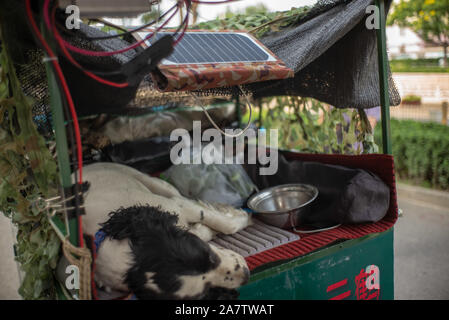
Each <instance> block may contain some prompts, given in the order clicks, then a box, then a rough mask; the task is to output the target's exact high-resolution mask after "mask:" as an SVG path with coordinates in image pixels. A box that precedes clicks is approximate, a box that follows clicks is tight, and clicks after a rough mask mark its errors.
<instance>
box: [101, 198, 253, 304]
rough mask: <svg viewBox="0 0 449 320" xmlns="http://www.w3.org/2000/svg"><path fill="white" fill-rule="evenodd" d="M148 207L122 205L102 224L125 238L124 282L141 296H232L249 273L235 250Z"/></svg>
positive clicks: (112, 234)
mask: <svg viewBox="0 0 449 320" xmlns="http://www.w3.org/2000/svg"><path fill="white" fill-rule="evenodd" d="M177 221H178V217H177V216H176V215H174V214H170V213H168V212H163V211H161V210H159V209H158V208H155V207H151V206H135V207H129V208H122V209H120V210H118V211H116V212H112V213H111V214H110V218H109V220H108V221H107V222H106V223H104V224H103V225H102V230H103V231H104V232H105V233H106V235H107V236H108V237H111V238H113V239H116V240H122V239H126V238H127V239H129V243H130V246H131V251H132V254H133V260H134V261H133V263H132V265H131V266H130V268H129V270H128V272H127V274H126V277H125V279H124V282H125V283H126V284H127V286H128V288H129V289H130V290H132V291H133V292H134V294H135V295H136V296H137V298H139V299H203V298H204V299H211V298H215V299H219V298H223V297H226V298H230V297H235V296H236V291H235V288H237V287H239V286H241V285H243V284H245V283H246V282H247V281H248V278H249V271H248V267H247V265H246V262H245V260H244V259H243V257H242V256H240V255H239V254H237V253H235V252H233V251H231V250H226V249H221V248H218V247H215V246H213V245H209V244H208V243H205V242H204V241H202V240H201V239H200V238H198V237H197V236H196V235H194V234H192V233H190V232H188V231H186V230H184V229H182V228H180V227H178V226H177V225H176V223H177Z"/></svg>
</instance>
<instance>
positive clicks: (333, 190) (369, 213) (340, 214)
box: [245, 155, 390, 228]
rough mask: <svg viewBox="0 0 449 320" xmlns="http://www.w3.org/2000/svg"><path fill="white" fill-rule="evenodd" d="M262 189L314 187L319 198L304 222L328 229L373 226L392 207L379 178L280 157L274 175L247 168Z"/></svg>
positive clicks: (369, 174)
mask: <svg viewBox="0 0 449 320" xmlns="http://www.w3.org/2000/svg"><path fill="white" fill-rule="evenodd" d="M245 169H246V170H247V172H248V175H249V177H250V178H251V179H252V180H253V182H254V184H256V185H257V187H258V188H259V189H264V188H268V187H272V186H276V185H281V184H287V183H304V184H310V185H313V186H315V187H316V188H317V189H318V191H319V195H318V197H317V199H316V200H315V201H314V202H313V203H312V206H311V210H310V214H309V215H308V216H307V218H306V219H305V223H306V224H307V225H308V226H311V227H315V228H325V227H329V226H333V225H336V224H339V223H342V224H354V223H371V222H377V221H379V220H381V219H382V218H383V217H384V216H385V215H386V213H387V211H388V208H389V205H390V190H389V188H388V186H387V185H386V184H385V183H384V182H383V181H382V180H381V179H380V178H379V177H378V176H376V175H374V174H373V173H371V172H369V171H365V170H361V169H350V168H347V167H343V166H337V165H328V164H322V163H319V162H306V161H298V160H295V161H290V162H289V161H287V160H286V159H285V158H284V157H283V156H282V155H279V167H278V171H277V173H276V174H274V175H271V176H268V175H266V176H262V175H259V168H258V165H246V166H245Z"/></svg>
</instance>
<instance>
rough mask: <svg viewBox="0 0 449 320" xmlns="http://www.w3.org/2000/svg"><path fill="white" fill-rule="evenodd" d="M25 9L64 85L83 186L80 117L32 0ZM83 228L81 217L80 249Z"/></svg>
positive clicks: (79, 231) (26, 3)
mask: <svg viewBox="0 0 449 320" xmlns="http://www.w3.org/2000/svg"><path fill="white" fill-rule="evenodd" d="M25 7H26V13H27V17H28V20H29V21H30V24H31V27H32V28H33V31H34V33H35V34H36V36H37V37H38V39H39V41H40V42H41V44H42V45H43V47H44V49H45V51H46V53H47V55H48V56H49V58H50V61H51V63H52V64H53V66H54V68H55V71H56V76H57V77H58V79H59V81H60V83H61V85H62V88H63V91H64V94H65V97H66V99H67V103H68V105H69V109H70V114H71V116H72V118H73V127H74V131H75V140H76V146H77V156H78V166H79V168H78V175H79V179H78V182H79V184H82V181H83V180H82V178H83V153H82V146H81V134H80V130H79V125H78V117H77V115H76V110H75V105H74V103H73V99H72V96H71V94H70V90H69V87H68V86H67V82H66V80H65V78H64V74H63V73H62V70H61V67H60V66H59V63H58V61H57V57H56V56H55V55H54V53H53V51H52V50H51V48H50V46H49V45H48V43H47V42H46V41H45V39H44V37H43V36H42V34H41V33H40V31H39V28H38V27H37V25H36V22H35V21H34V17H33V13H32V11H31V5H30V0H25ZM82 228H83V227H82V220H81V216H78V238H79V244H80V247H83V246H84V241H83V229H82Z"/></svg>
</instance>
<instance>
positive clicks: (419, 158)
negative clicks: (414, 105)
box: [375, 119, 449, 190]
mask: <svg viewBox="0 0 449 320" xmlns="http://www.w3.org/2000/svg"><path fill="white" fill-rule="evenodd" d="M381 130H382V129H381V127H380V124H379V125H378V126H377V127H376V130H375V140H376V142H377V143H378V145H381V135H382V131H381ZM391 138H392V148H393V155H394V157H395V168H396V176H397V177H399V178H400V179H403V180H406V181H409V182H412V183H415V184H419V185H424V186H429V187H432V188H438V189H445V190H449V126H444V125H441V124H437V123H425V122H416V121H410V120H394V119H392V120H391Z"/></svg>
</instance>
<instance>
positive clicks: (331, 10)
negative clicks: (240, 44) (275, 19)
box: [207, 0, 401, 108]
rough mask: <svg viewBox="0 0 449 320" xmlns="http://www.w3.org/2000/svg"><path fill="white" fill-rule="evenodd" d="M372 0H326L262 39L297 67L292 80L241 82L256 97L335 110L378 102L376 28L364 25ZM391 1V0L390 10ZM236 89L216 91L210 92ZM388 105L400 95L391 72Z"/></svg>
mask: <svg viewBox="0 0 449 320" xmlns="http://www.w3.org/2000/svg"><path fill="white" fill-rule="evenodd" d="M371 4H373V0H352V1H350V0H322V1H318V3H317V4H316V5H315V6H314V7H313V8H312V9H311V10H310V12H309V13H308V14H307V15H306V16H305V17H304V18H302V19H301V20H300V21H298V23H297V24H296V26H293V27H290V28H288V29H284V30H281V31H279V32H275V33H272V34H269V35H267V36H264V37H263V38H261V39H260V40H261V42H262V43H263V44H264V45H266V46H267V47H268V48H269V49H270V50H271V51H273V53H274V54H276V55H277V56H278V57H279V58H280V59H281V60H282V61H284V62H285V63H286V65H287V66H288V67H289V68H291V69H293V70H294V71H295V76H294V78H290V79H285V80H274V81H265V82H257V83H253V84H250V85H245V86H243V89H244V91H247V92H249V93H252V94H253V96H254V97H255V98H260V97H268V96H279V95H293V96H303V97H312V98H316V99H318V100H320V101H323V102H326V103H329V104H331V105H333V106H335V107H337V108H372V107H377V106H379V105H380V96H379V92H380V89H379V74H378V61H377V38H376V30H375V29H373V30H369V29H367V28H366V26H365V21H366V18H367V17H368V15H367V14H366V8H367V7H368V6H369V5H371ZM390 4H391V1H390V0H388V1H387V9H386V10H387V12H388V9H389V6H390ZM217 92H221V93H225V92H234V93H237V92H238V91H237V90H236V89H235V88H221V89H212V90H209V91H208V92H207V93H217ZM389 94H390V104H391V105H398V104H400V102H401V98H400V96H399V93H398V91H397V89H396V86H395V84H394V82H393V79H392V77H391V73H390V72H389Z"/></svg>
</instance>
